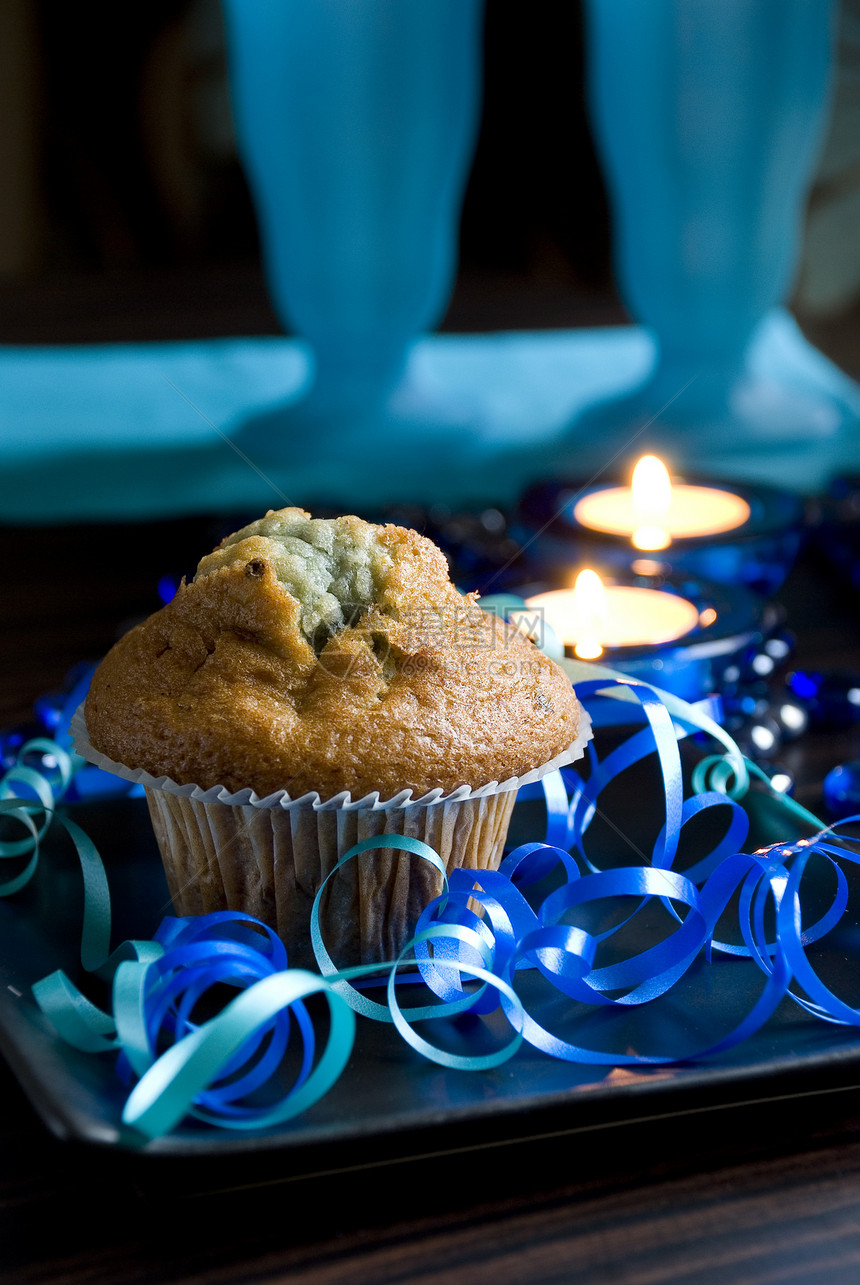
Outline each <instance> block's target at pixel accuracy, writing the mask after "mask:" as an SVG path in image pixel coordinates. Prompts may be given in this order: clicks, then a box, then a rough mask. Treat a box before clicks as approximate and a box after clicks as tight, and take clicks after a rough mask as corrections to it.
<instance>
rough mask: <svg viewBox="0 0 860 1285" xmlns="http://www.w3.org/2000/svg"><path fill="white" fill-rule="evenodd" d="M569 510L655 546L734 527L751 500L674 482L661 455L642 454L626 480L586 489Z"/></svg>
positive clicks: (638, 544) (587, 522) (594, 526)
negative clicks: (617, 483)
mask: <svg viewBox="0 0 860 1285" xmlns="http://www.w3.org/2000/svg"><path fill="white" fill-rule="evenodd" d="M573 516H574V519H575V520H576V521H577V522H579V523H580V524H581V526H583V527H586V528H588V529H590V530H592V531H602V532H606V533H607V534H611V535H623V536H629V537H630V540H631V542H632V544H633V547H634V548H636V549H642V550H657V549H666V548H668V547H669V545H670V544H671V543H672V541H673V540H677V539H681V538H691V537H702V536H708V535H720V534H722V533H723V532H725V531H734V530H735V529H736V528H737V527H740V526H743V525H744V523H745V522H748V521H749V518H750V506H749V504H748V503H747V501H746V500H745V499H743V498H742V496H740V495H736V494H735V493H734V492H733V491H725V490H721V489H718V488H716V487H712V486H687V485H684V484H678V483H675V484H673V483H672V481H671V479H670V477H669V473H668V471H667V469H666V466H665V465H664V464H663V462H662V460H659V459H658V458H657V456H656V455H644V456H643V457H642V459H641V460H640V461H639V463H638V464H637V465H636V468H635V469H634V470H633V477H632V480H631V484H630V486H613V487H607V488H605V489H603V490H598V491H591V492H590V493H589V494H588V495H584V496H583V497H582V499H581V500H579V501H578V502H577V503H576V505H575V506H574V510H573Z"/></svg>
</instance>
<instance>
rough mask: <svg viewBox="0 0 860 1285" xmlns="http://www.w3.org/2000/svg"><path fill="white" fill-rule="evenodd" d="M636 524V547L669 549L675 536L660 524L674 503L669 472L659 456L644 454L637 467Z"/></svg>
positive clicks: (632, 489)
mask: <svg viewBox="0 0 860 1285" xmlns="http://www.w3.org/2000/svg"><path fill="white" fill-rule="evenodd" d="M630 493H631V496H632V500H633V512H634V514H635V518H636V526H635V529H634V531H633V535H632V537H631V539H632V543H633V547H634V549H642V550H643V551H653V550H655V549H666V548H668V547H669V545H670V544H671V543H672V537H671V536H670V535H669V533H668V531H666V530H665V528H664V527H663V526H662V524H661V523H660V521H659V519H660V518H662V517H665V515H666V514H667V513H668V512H669V509H670V508H671V505H672V482H671V479H670V477H669V471H668V469H667V468H666V465H665V464H664V463H663V461H662V460H661V459H658V458H657V456H656V455H643V456H642V458H641V460H639V463H638V464H637V465H636V467H635V469H634V470H633V478H632V481H631V483H630Z"/></svg>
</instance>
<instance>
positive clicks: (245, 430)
mask: <svg viewBox="0 0 860 1285" xmlns="http://www.w3.org/2000/svg"><path fill="white" fill-rule="evenodd" d="M654 353H655V349H654V344H653V341H652V339H651V338H650V336H649V335H648V333H647V332H646V331H644V330H643V329H642V328H640V327H636V326H630V327H617V328H607V329H599V330H577V331H546V332H534V333H522V334H517V333H501V334H494V335H474V336H472V335H469V336H459V335H458V336H451V335H437V336H432V337H428V338H424V339H421V340H419V341H418V342H416V343H415V345H414V346H413V348H412V350H411V352H410V355H409V360H408V365H407V369H406V373H405V375H404V378H403V381H402V382H401V384H400V385H399V386H398V388H397V389H396V390H395V392H394V393H393V394H392V396H391V397H390V399H389V400H388V402H387V403H386V404H385V406H383V407H380V408H377V409H376V410H368V411H367V413H366V414H364V415H363V416H361V417H356V416H350V415H345V414H337V413H335V412H332V413H331V414H329V415H325V414H323V413H321V412H319V411H311V410H309V409H308V408H307V406H306V405H305V402H304V398H305V395H306V393H307V390H308V388H309V385H310V382H311V370H312V365H311V357H310V354H309V352H308V349H307V347H306V345H304V344H303V343H302V342H301V341H299V340H295V339H287V338H255V339H241V338H240V339H217V340H204V341H195V342H180V343H148V344H111V345H99V346H86V347H85V346H81V347H50V348H49V347H32V348H27V347H5V348H0V427H2V433H0V520H4V521H7V522H21V523H27V522H70V521H85V520H96V521H102V520H104V521H108V520H126V519H144V518H153V517H160V516H168V515H173V514H180V513H191V512H195V511H198V512H204V511H208V512H214V511H237V510H249V511H257V510H259V511H261V512H262V511H263V510H265V509H266V508H277V507H280V506H281V505H284V504H288V503H298V504H305V505H313V503H314V502H315V501H316V502H319V501H323V500H325V501H327V502H329V503H331V504H335V505H339V506H341V507H344V508H346V509H362V508H364V509H367V508H369V507H375V506H378V505H380V504H385V503H390V502H404V501H413V502H416V503H432V502H437V503H445V504H449V505H457V504H469V503H495V504H499V503H502V504H504V503H510V502H511V501H513V500H515V499H516V497H517V495H518V494H519V493H520V492H521V491H522V489H523V488H524V486H525V485H526V484H527V483H529V482H531V481H533V480H535V479H536V478H538V477H545V476H573V477H580V478H582V477H590V476H592V475H600V476H605V477H606V479H607V480H608V478H609V477H610V476H612V473H613V471H614V472H617V471H618V467H619V461H618V460H616V461H615V463H614V465H610V459H609V456H610V453H609V452H608V451H607V450H602V448H601V442H600V441H599V440H598V441H595V440H593V438H594V434H593V433H590V432H587V431H586V430H585V429H584V428H583V429H582V431H581V432H580V433H579V434H578V424H584V423H585V422H586V420H585V419H583V417H584V416H586V417H587V412H588V411H589V410H590V409H592V408H594V407H595V406H596V405H600V404H601V403H603V402H605V401H606V400H607V399H610V398H613V397H615V396H617V395H619V394H623V393H625V392H627V391H630V390H632V389H633V388H635V387H636V386H637V385H638V384H640V383H641V382H642V381H643V380H644V379H645V378H646V376H647V375H648V373H649V371H650V369H651V368H652V366H653V363H654ZM750 361H751V365H752V366H754V367H756V368H757V369H758V370H759V371H762V372H765V373H766V374H768V375H770V376H771V377H773V378H774V379H779V380H782V381H783V382H785V381H788V382H791V381H796V382H797V383H798V385H799V386H800V385H804V384H805V385H806V386H814V387H815V388H817V389H818V390H820V391H823V392H825V393H828V394H830V395H831V396H832V397H833V398H834V399H835V400H836V401H838V402H839V403H840V404H841V405H842V406H845V407H848V408H850V410H851V413H853V414H854V415H857V416H860V391H858V389H857V387H856V386H855V385H854V384H853V383H852V381H850V380H849V379H848V378H847V377H846V376H845V375H844V374H842V372H840V371H839V370H837V369H836V367H834V366H833V365H832V363H830V362H829V361H828V360H827V359H826V358H824V357H823V356H822V355H821V354H820V353H818V352H817V351H816V350H815V349H813V348H812V347H811V346H810V345H809V344H808V343H807V342H806V340H805V339H803V337H802V336H801V334H800V332H799V330H798V329H797V327H796V325H795V323H794V322H793V320H792V319H791V318H790V317H789V316H788V315H787V314H785V313H782V312H778V313H775V314H773V315H772V316H771V317H770V318H768V319H767V322H766V323H765V324H764V325H763V326H762V328H761V331H760V333H759V336H758V338H757V339H756V342H755V345H754V348H753V350H752V353H751V358H750ZM747 447H748V443H747ZM634 450H635V448H634ZM633 459H635V454H633V456H632V458H631V461H630V463H632V462H633ZM623 463H624V465H625V467H626V465H627V461H626V460H624V461H623ZM685 463H686V464H687V465H688V466H692V467H695V468H697V470H698V471H701V472H703V473H705V474H708V473H710V474H712V475H714V476H723V477H737V478H741V477H744V478H747V479H752V480H760V481H769V482H773V483H777V484H782V485H787V486H793V487H796V488H797V489H800V490H807V491H812V490H816V489H820V488H821V487H822V486H823V485H824V484H825V483H826V481H827V479H828V477H829V476H830V475H831V474H833V473H835V472H837V471H840V470H841V471H847V470H848V469H850V468H852V467H853V468H855V469H856V468H858V467H860V434H858V433H857V432H848V433H846V432H842V433H840V434H838V435H837V436H836V437H834V439H833V440H832V441H829V442H828V441H825V442H820V441H819V442H817V443H815V444H814V446H810V448H809V450H806V451H794V452H793V453H791V454H786V455H785V456H784V457H782V456H780V454H779V453H778V452H774V450H773V449H772V448H769V449H763V450H762V451H760V452H758V453H756V452H750V451H749V450H748V449H747V450H746V451H745V452H744V454H743V455H742V456H741V455H740V454H737V455H736V453H735V451H734V450H733V443H732V442H731V441H730V440H727V441H726V442H725V444H724V449H723V451H722V452H721V453H720V454H715V453H714V450H713V447H712V446H710V447H709V448H708V450H707V451H706V452H702V458H701V459H696V452H695V443H692V444H690V450H689V451H688V455H687V458H686V460H685Z"/></svg>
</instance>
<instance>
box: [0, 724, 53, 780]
mask: <svg viewBox="0 0 860 1285" xmlns="http://www.w3.org/2000/svg"><path fill="white" fill-rule="evenodd" d="M44 735H45V729H44V727H43V726H42V725H41V723H15V724H14V726H12V727H5V728H4V729H3V731H2V732H0V766H2V770H3V771H4V772H8V771H9V768H10V767H14V766H15V764H16V763H17V761H18V755H19V753H20V752H21V746H22V745H24V744H26V742H27V741H32V739H33V737H34V736H44Z"/></svg>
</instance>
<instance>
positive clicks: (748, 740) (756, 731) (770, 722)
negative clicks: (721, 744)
mask: <svg viewBox="0 0 860 1285" xmlns="http://www.w3.org/2000/svg"><path fill="white" fill-rule="evenodd" d="M726 730H727V731H728V732H729V734H730V735H731V736H733V737H734V739H735V741H736V742H737V744H738V748H739V749H740V750H741V753H743V754H745V755H746V756H747V758H750V759H752V760H753V762H756V763H757V762H759V760H761V759H769V758H772V756H773V755H774V754H778V753H779V751H780V750H781V749H782V733H781V732H780V729H779V724H778V723H777V721H776V719H774V718H771V716H770V714H766V713H761V714H758V713H757V714H752V715H750V716H748V717H744V716H743V715H740V714H736V715H735V716H734V717H732V718H729V719H728V720H727V722H726Z"/></svg>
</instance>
